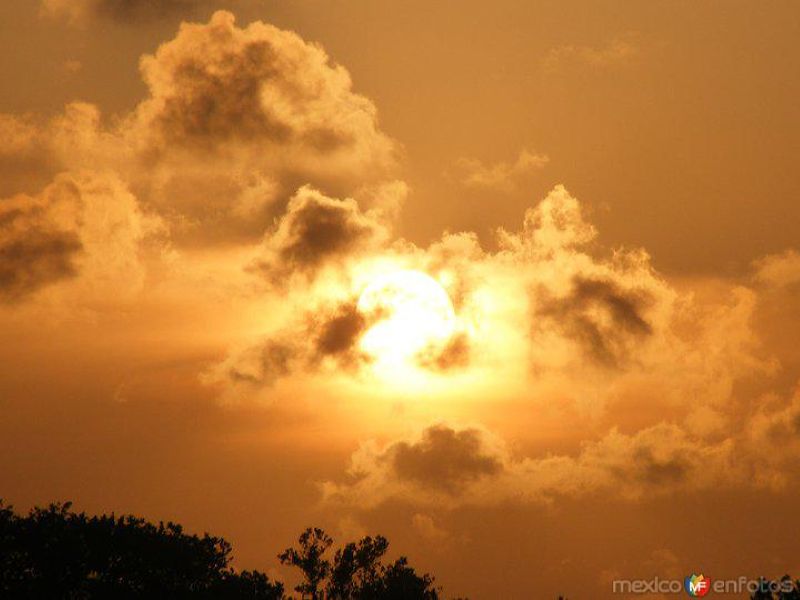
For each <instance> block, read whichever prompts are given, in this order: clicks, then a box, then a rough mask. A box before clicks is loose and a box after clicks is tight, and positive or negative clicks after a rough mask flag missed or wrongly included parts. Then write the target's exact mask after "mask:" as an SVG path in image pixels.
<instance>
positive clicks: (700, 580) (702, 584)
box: [683, 573, 711, 598]
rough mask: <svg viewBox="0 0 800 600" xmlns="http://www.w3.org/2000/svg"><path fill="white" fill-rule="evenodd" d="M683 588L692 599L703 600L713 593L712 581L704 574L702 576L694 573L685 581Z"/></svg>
mask: <svg viewBox="0 0 800 600" xmlns="http://www.w3.org/2000/svg"><path fill="white" fill-rule="evenodd" d="M683 587H684V588H686V593H687V594H689V596H691V597H692V598H702V597H703V596H705V595H706V594H707V593H708V592H709V591H711V580H710V579H709V578H708V577H704V576H703V574H702V573H700V575H695V574H694V573H692V574H691V575H690V576H688V577H686V578H685V579H684V580H683Z"/></svg>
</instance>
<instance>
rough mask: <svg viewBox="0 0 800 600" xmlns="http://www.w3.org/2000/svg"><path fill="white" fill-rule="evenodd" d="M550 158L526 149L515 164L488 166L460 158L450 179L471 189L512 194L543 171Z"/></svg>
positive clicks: (506, 163)
mask: <svg viewBox="0 0 800 600" xmlns="http://www.w3.org/2000/svg"><path fill="white" fill-rule="evenodd" d="M548 162H550V158H549V157H548V156H547V155H545V154H534V153H532V152H529V151H528V150H526V149H524V148H523V149H522V150H520V152H519V156H518V157H517V159H516V160H515V161H514V162H510V163H509V162H499V163H495V164H492V165H486V164H484V163H482V162H481V161H479V160H477V159H475V158H460V159H458V160H457V161H456V163H455V165H454V167H453V169H452V170H451V171H450V173H448V175H449V177H450V178H452V179H455V180H456V181H458V182H459V183H460V184H461V185H462V186H464V187H466V188H469V189H476V190H486V191H493V192H504V193H510V192H513V191H515V190H516V189H517V188H518V186H519V184H520V182H521V181H522V180H523V179H524V178H525V177H527V176H528V175H530V174H531V173H533V172H536V171H539V170H540V169H542V168H543V167H544V166H545V165H546V164H547V163H548Z"/></svg>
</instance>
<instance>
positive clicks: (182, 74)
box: [0, 4, 400, 247]
mask: <svg viewBox="0 0 800 600" xmlns="http://www.w3.org/2000/svg"><path fill="white" fill-rule="evenodd" d="M70 6H72V5H71V4H70ZM75 6H78V5H75ZM76 10H77V9H76ZM140 68H141V73H142V77H143V79H144V81H145V83H146V85H147V90H148V92H147V95H146V97H145V98H144V99H143V100H142V101H141V102H140V103H139V104H138V105H137V106H136V107H135V108H134V109H133V110H132V111H130V112H129V113H127V114H122V115H120V116H119V118H116V119H114V120H104V119H103V118H102V115H101V114H100V111H99V110H98V108H97V107H95V106H93V105H91V104H86V103H72V104H69V105H68V106H67V107H66V109H65V111H64V113H63V114H62V115H59V116H57V117H55V118H53V119H50V120H43V119H33V118H27V117H26V118H21V117H16V116H6V117H2V118H0V133H3V134H5V138H6V139H7V140H9V142H7V143H6V144H5V147H0V174H2V173H9V174H12V175H13V174H14V173H17V172H20V171H22V172H24V173H25V175H24V176H20V175H13V177H11V178H6V179H4V180H3V183H2V184H0V185H4V186H7V189H4V190H2V191H3V192H4V193H5V194H9V193H15V192H18V191H27V192H33V191H38V189H40V186H42V185H44V184H45V183H46V182H47V181H49V180H51V179H52V178H53V177H54V176H55V175H56V174H57V173H60V172H63V171H72V170H80V169H82V168H84V167H85V165H92V168H94V169H96V170H98V171H100V170H103V171H113V172H114V173H115V174H116V175H117V176H118V177H119V178H120V179H121V180H122V181H124V182H125V184H126V185H127V187H128V188H129V189H130V190H131V192H132V193H133V194H134V195H135V196H136V197H137V199H138V201H139V202H140V203H141V204H142V206H143V207H144V208H146V209H147V210H150V211H155V212H158V213H159V214H160V215H161V217H162V218H163V219H164V220H165V221H166V222H167V223H168V224H169V226H170V228H171V232H172V239H173V242H174V243H175V244H178V245H180V246H184V247H196V246H208V245H209V244H215V245H220V244H225V245H236V244H249V243H254V242H256V241H258V239H259V238H260V237H261V236H263V234H264V231H265V229H267V228H268V227H269V226H270V224H271V223H272V222H273V220H274V218H275V216H276V215H279V214H281V213H282V212H283V211H284V209H285V208H286V205H287V203H288V201H289V199H290V198H291V197H292V196H293V195H295V194H296V193H297V190H298V189H299V188H301V187H302V186H305V185H310V186H312V187H314V188H315V189H319V190H324V192H325V193H326V194H328V195H330V196H332V197H352V198H360V194H364V193H368V192H369V191H370V190H372V191H375V193H378V192H377V191H376V190H379V189H384V191H385V190H388V189H391V187H392V185H395V187H396V186H397V184H396V183H395V184H393V183H392V182H393V180H394V178H393V176H392V175H393V174H394V173H395V171H396V170H397V167H398V157H399V152H400V150H399V146H398V145H397V144H396V143H395V142H394V141H393V140H392V139H391V138H389V137H388V136H387V135H386V134H385V133H383V132H382V131H381V129H380V127H379V124H378V118H377V110H376V108H375V106H374V104H373V103H372V102H371V101H370V100H369V99H367V98H365V97H364V96H361V95H359V94H357V93H355V92H354V91H353V89H352V87H353V86H352V81H351V78H350V75H349V73H348V72H347V70H346V69H345V68H344V67H342V66H340V65H337V64H335V63H334V62H333V61H331V59H330V58H329V57H328V55H327V54H326V53H325V51H324V50H323V49H322V48H321V47H320V46H318V45H316V44H311V43H308V42H306V41H304V40H303V39H302V38H301V37H300V36H298V35H297V34H295V33H292V32H290V31H284V30H281V29H278V28H277V27H274V26H272V25H268V24H265V23H262V22H259V21H257V22H254V23H251V24H249V25H247V26H246V27H243V28H242V27H238V26H237V25H236V23H235V19H234V16H233V15H232V14H231V13H229V12H225V11H219V12H216V13H214V15H213V16H212V17H211V19H210V20H209V22H208V23H183V24H182V25H181V27H180V30H179V31H178V33H177V35H176V36H175V37H174V39H172V40H169V41H167V42H166V43H164V44H162V45H161V46H160V47H159V48H158V49H157V50H156V52H155V53H153V54H151V55H145V56H143V57H142V58H141V61H140ZM23 167H24V168H23ZM37 186H38V187H37Z"/></svg>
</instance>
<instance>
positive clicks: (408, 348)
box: [358, 269, 457, 378]
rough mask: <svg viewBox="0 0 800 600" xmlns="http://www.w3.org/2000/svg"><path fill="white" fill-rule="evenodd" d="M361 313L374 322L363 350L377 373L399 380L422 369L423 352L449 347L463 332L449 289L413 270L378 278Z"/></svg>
mask: <svg viewBox="0 0 800 600" xmlns="http://www.w3.org/2000/svg"><path fill="white" fill-rule="evenodd" d="M358 310H359V312H361V314H363V315H365V317H367V318H368V319H370V320H374V324H373V325H372V326H371V327H370V328H369V329H368V330H367V332H366V333H365V334H364V335H363V336H362V338H361V342H360V347H361V350H362V351H363V352H364V353H366V354H367V355H368V356H370V357H371V358H372V359H373V361H374V363H373V364H374V367H375V369H376V371H377V372H379V373H381V374H383V375H389V376H391V377H393V378H397V377H399V376H402V375H403V374H404V373H405V374H407V372H408V371H409V370H411V369H416V366H417V362H418V358H419V356H420V354H421V353H422V352H424V351H426V350H429V349H431V348H437V347H441V346H444V345H445V344H446V343H447V342H448V340H450V339H451V338H452V336H453V335H454V333H455V332H456V329H457V318H456V314H455V311H454V310H453V304H452V302H451V301H450V297H449V296H448V295H447V292H446V291H445V289H444V288H443V287H442V286H441V285H440V284H439V282H437V281H436V280H435V279H434V278H433V277H431V276H430V275H427V274H425V273H423V272H421V271H416V270H412V269H404V270H398V271H392V272H389V273H385V274H382V275H378V276H377V277H375V278H374V279H372V281H371V282H370V283H369V284H368V285H367V286H366V288H365V289H364V291H363V292H362V293H361V296H360V297H359V300H358Z"/></svg>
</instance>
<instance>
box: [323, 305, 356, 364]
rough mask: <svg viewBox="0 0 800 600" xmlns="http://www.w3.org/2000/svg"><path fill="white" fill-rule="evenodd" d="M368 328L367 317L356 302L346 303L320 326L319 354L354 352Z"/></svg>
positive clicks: (343, 355) (332, 354) (338, 354)
mask: <svg viewBox="0 0 800 600" xmlns="http://www.w3.org/2000/svg"><path fill="white" fill-rule="evenodd" d="M366 329H367V319H366V318H365V317H364V315H363V314H361V313H360V312H359V310H358V307H357V306H356V303H355V302H351V303H348V304H344V305H342V306H341V307H339V309H338V310H337V311H336V312H335V313H334V314H333V315H332V316H331V317H329V318H328V319H327V320H325V321H324V322H323V323H321V325H320V326H319V328H318V331H319V333H318V335H317V337H316V340H315V346H316V351H317V355H318V356H321V357H325V356H337V357H345V356H347V355H349V354H351V353H352V351H353V348H354V347H355V345H356V343H357V342H358V339H359V338H360V337H361V335H362V334H363V333H364V331H366Z"/></svg>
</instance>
